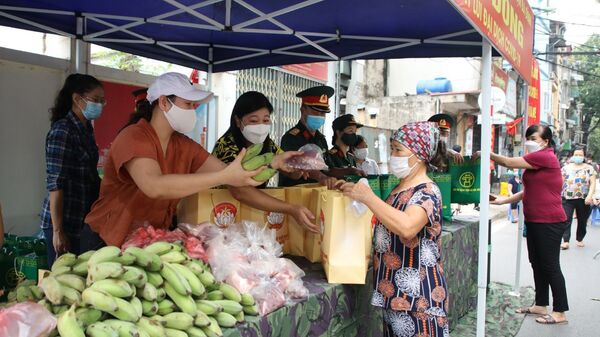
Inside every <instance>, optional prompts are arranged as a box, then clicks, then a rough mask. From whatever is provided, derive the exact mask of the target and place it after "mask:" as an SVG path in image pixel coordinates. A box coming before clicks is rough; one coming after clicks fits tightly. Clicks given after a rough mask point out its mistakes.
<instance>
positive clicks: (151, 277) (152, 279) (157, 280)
mask: <svg viewBox="0 0 600 337" xmlns="http://www.w3.org/2000/svg"><path fill="white" fill-rule="evenodd" d="M146 274H147V275H146V276H147V277H148V283H150V284H152V285H153V286H154V287H156V288H160V287H161V286H162V285H163V283H165V280H164V279H163V277H162V276H160V273H158V272H152V271H147V272H146Z"/></svg>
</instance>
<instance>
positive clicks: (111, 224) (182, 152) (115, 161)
mask: <svg viewBox="0 0 600 337" xmlns="http://www.w3.org/2000/svg"><path fill="white" fill-rule="evenodd" d="M208 156H209V154H208V152H206V150H204V148H202V146H200V145H199V144H197V143H196V142H194V141H193V140H191V139H189V138H188V137H186V136H184V135H183V134H181V133H178V132H174V133H173V134H172V135H171V139H170V141H169V145H168V146H167V151H166V154H163V150H162V147H161V145H160V141H159V139H158V135H157V134H156V132H155V131H154V129H153V128H152V126H151V125H150V124H149V123H148V122H147V121H146V120H145V119H141V120H140V121H139V122H138V123H136V124H133V125H130V126H128V127H126V128H125V129H123V131H121V133H119V134H118V135H117V137H116V138H115V140H114V142H113V143H112V146H111V148H110V152H109V155H108V159H107V162H106V165H105V167H104V179H103V180H102V184H101V186H100V198H99V199H98V201H96V203H94V205H93V206H92V211H91V212H90V214H88V216H87V217H86V219H85V221H86V223H87V224H89V225H90V227H91V228H92V230H93V231H94V232H96V233H98V234H99V235H100V237H101V238H102V240H104V242H106V243H107V244H109V245H115V246H120V245H121V244H122V243H123V242H124V240H125V238H126V237H127V235H128V234H129V233H131V232H132V231H133V230H134V229H135V228H137V227H139V226H142V225H144V224H149V225H152V226H154V227H156V228H162V229H167V228H169V226H170V225H171V223H172V219H173V216H174V215H175V212H176V208H177V204H178V203H179V200H180V199H170V200H155V199H151V198H149V197H148V196H146V195H145V194H144V192H142V190H140V189H139V187H138V186H137V185H136V184H135V182H134V181H133V178H132V177H131V176H130V175H129V172H128V171H127V169H126V168H125V164H127V163H128V162H129V161H130V160H132V159H135V158H149V159H153V160H155V161H156V162H158V164H159V166H160V169H161V171H162V173H163V174H189V173H194V172H196V171H197V170H198V169H199V168H200V167H201V166H202V164H204V162H205V161H206V159H207V158H208Z"/></svg>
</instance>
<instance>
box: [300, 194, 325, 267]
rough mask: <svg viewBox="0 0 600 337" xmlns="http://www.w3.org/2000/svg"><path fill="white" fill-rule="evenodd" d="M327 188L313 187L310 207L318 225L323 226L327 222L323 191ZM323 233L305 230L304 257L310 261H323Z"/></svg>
mask: <svg viewBox="0 0 600 337" xmlns="http://www.w3.org/2000/svg"><path fill="white" fill-rule="evenodd" d="M327 192H328V191H327V188H326V187H323V188H313V189H311V192H310V200H309V203H308V209H309V210H310V211H311V212H312V213H313V214H314V215H315V221H316V222H317V226H322V224H323V223H324V222H325V220H324V219H323V213H322V212H321V198H320V194H321V193H327ZM322 239H323V235H322V234H315V233H312V232H309V231H306V230H305V231H304V257H305V258H306V259H307V260H308V261H310V262H313V263H315V262H321V241H322Z"/></svg>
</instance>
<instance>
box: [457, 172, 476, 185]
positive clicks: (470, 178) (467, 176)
mask: <svg viewBox="0 0 600 337" xmlns="http://www.w3.org/2000/svg"><path fill="white" fill-rule="evenodd" d="M458 180H459V182H460V186H462V187H463V188H471V187H473V185H474V184H475V175H474V174H473V173H471V172H465V173H463V174H461V175H460V177H459V178H458Z"/></svg>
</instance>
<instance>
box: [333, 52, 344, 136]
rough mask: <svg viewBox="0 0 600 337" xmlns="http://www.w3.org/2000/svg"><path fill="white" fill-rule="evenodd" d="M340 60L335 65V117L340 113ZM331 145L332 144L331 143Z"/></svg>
mask: <svg viewBox="0 0 600 337" xmlns="http://www.w3.org/2000/svg"><path fill="white" fill-rule="evenodd" d="M341 68H342V61H341V60H339V59H338V61H337V63H336V66H335V117H339V116H340V115H341V114H340V102H341V98H340V89H341V88H342V86H341V85H340V79H341V76H340V73H341V72H342V69H341ZM332 145H333V144H332Z"/></svg>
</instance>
